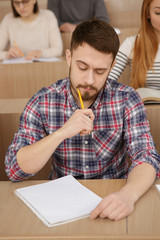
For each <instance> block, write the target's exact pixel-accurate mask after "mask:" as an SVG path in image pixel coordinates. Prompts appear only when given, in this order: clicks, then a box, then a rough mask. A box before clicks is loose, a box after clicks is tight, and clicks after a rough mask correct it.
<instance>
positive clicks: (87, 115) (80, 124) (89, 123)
mask: <svg viewBox="0 0 160 240" xmlns="http://www.w3.org/2000/svg"><path fill="white" fill-rule="evenodd" d="M93 121H94V114H93V112H92V110H91V109H77V110H76V111H75V112H74V113H73V115H72V116H71V117H70V119H69V120H68V121H67V122H66V123H65V124H64V125H63V127H61V128H60V129H59V131H61V132H62V134H63V138H64V139H66V138H70V137H73V136H75V135H77V134H79V133H80V135H86V134H89V133H90V132H92V130H93Z"/></svg>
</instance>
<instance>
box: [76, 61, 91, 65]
mask: <svg viewBox="0 0 160 240" xmlns="http://www.w3.org/2000/svg"><path fill="white" fill-rule="evenodd" d="M76 62H77V63H83V64H84V65H86V66H89V65H88V64H87V63H85V62H83V61H82V60H77V61H76Z"/></svg>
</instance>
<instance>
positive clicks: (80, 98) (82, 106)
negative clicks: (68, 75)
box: [77, 88, 84, 109]
mask: <svg viewBox="0 0 160 240" xmlns="http://www.w3.org/2000/svg"><path fill="white" fill-rule="evenodd" d="M77 91H78V96H79V100H80V103H81V108H82V109H84V105H83V100H82V97H81V93H80V91H79V89H78V88H77Z"/></svg>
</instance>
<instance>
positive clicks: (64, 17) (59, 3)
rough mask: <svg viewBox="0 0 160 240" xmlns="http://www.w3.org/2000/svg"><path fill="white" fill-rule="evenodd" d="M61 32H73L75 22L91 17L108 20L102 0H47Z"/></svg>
mask: <svg viewBox="0 0 160 240" xmlns="http://www.w3.org/2000/svg"><path fill="white" fill-rule="evenodd" d="M48 9H50V10H51V11H52V12H53V13H54V14H55V15H56V17H57V20H58V25H59V28H60V31H61V32H70V33H71V32H73V31H74V29H75V27H76V26H77V24H79V23H81V22H83V21H85V20H91V19H93V18H94V19H95V18H96V19H99V20H103V21H105V22H107V23H108V22H109V18H108V13H107V9H106V6H105V3H104V0H98V1H97V0H81V1H80V0H48Z"/></svg>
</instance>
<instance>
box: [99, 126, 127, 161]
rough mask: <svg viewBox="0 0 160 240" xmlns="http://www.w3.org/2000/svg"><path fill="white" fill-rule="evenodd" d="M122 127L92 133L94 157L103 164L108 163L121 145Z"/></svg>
mask: <svg viewBox="0 0 160 240" xmlns="http://www.w3.org/2000/svg"><path fill="white" fill-rule="evenodd" d="M122 142H123V138H122V129H119V128H116V129H113V130H112V129H111V130H99V131H96V132H95V133H94V149H95V155H96V159H97V160H98V161H100V162H103V164H106V163H107V162H108V163H110V161H112V159H113V158H114V157H115V156H116V154H117V152H118V150H119V148H121V147H122Z"/></svg>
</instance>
